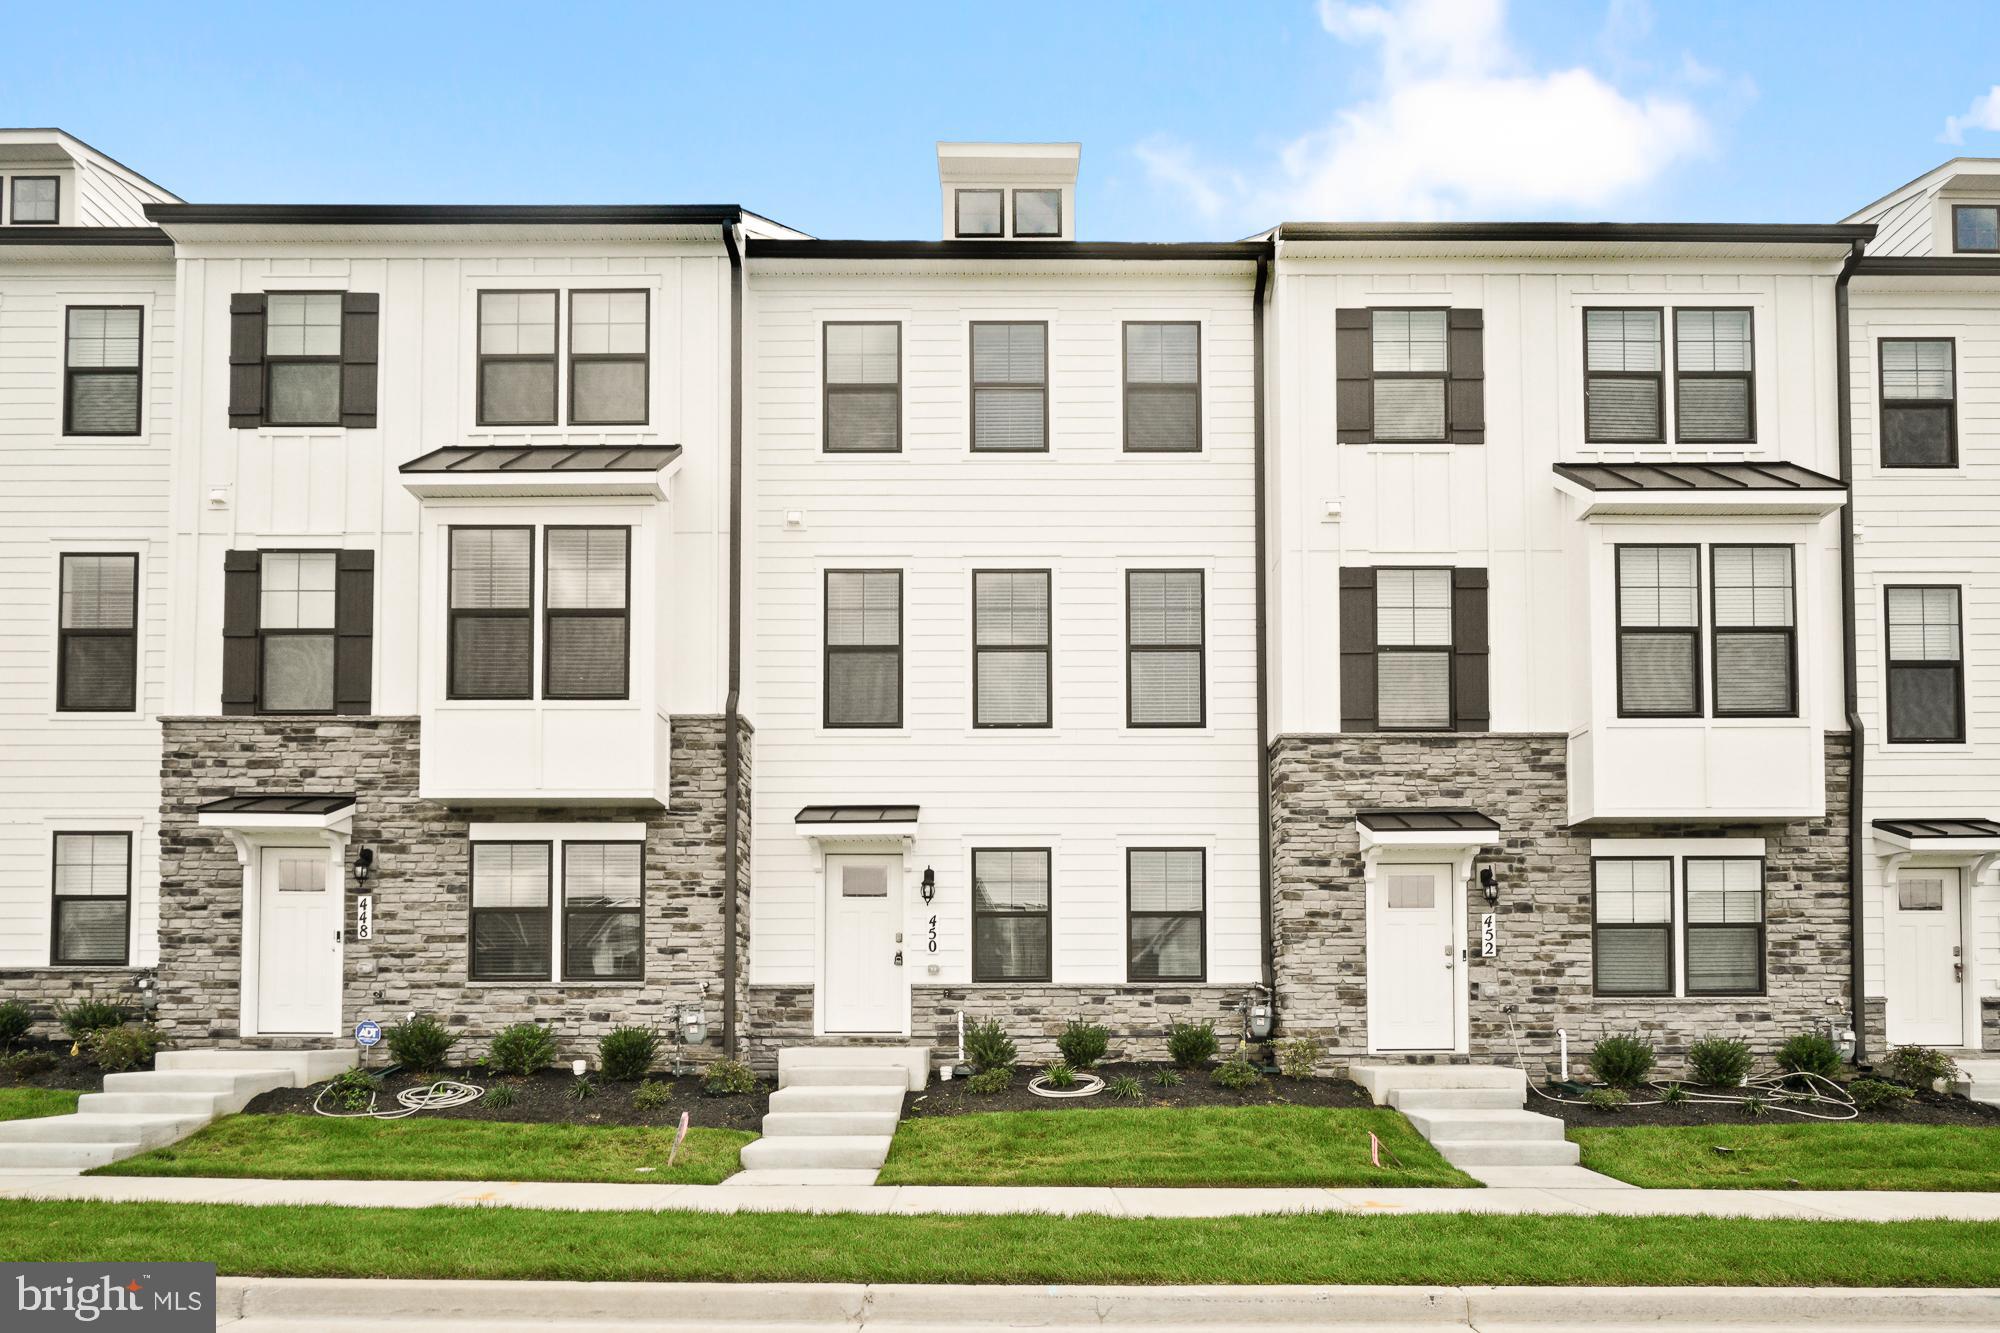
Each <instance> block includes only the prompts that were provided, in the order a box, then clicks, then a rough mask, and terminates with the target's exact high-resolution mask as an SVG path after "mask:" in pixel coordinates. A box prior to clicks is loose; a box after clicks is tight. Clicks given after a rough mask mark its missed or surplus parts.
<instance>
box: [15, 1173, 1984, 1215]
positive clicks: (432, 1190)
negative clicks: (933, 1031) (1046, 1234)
mask: <svg viewBox="0 0 2000 1333" xmlns="http://www.w3.org/2000/svg"><path fill="white" fill-rule="evenodd" d="M0 1198H4V1199H92V1200H101V1201H106V1202H140V1201H145V1202H160V1203H245V1204H326V1205H330V1206H333V1207H339V1208H430V1207H436V1206H452V1207H479V1206H490V1207H500V1208H553V1209H575V1210H579V1211H587V1212H620V1211H625V1212H659V1211H662V1210H671V1209H691V1210H697V1211H701V1212H715V1213H772V1212H815V1213H901V1214H915V1213H961V1214H962V1213H1058V1214H1063V1215H1074V1214H1077V1213H1102V1214H1105V1215H1108V1216H1112V1217H1243V1216H1249V1215H1252V1214H1258V1213H1350V1214H1359V1215H1372V1216H1385V1215H1393V1214H1397V1213H1567V1214H1618V1215H1624V1216H1675V1215H1680V1216H1689V1215H1699V1216H1706V1217H1788V1218H1804V1219H1810V1220H1818V1221H1824V1220H1827V1219H1829V1218H1835V1219H1845V1220H1850V1221H1866V1222H1883V1221H1903V1220H1909V1219H1916V1218H1951V1219H1957V1220H1961V1221H1972V1222H1992V1221H2000V1193H1996V1194H1973V1193H1903V1192H1898V1191H1890V1190H1784V1191H1778V1190H1642V1189H1595V1188H1583V1189H1572V1188H1562V1187H1539V1188H1523V1187H1506V1186H1503V1187H1498V1188H1489V1189H1462V1190H1455V1189H1379V1190H1377V1189H1087V1188H1066V1187H1046V1188H1042V1187H1018V1188H1017V1187H1006V1186H992V1185H982V1186H954V1185H766V1186H762V1187H759V1188H755V1189H744V1188H731V1187H730V1186H728V1185H613V1184H553V1183H549V1184H542V1183H530V1182H498V1181H496V1182H465V1181H455V1182H454V1181H409V1180H217V1179H208V1178H193V1177H170V1176H26V1175H15V1176H5V1177H0Z"/></svg>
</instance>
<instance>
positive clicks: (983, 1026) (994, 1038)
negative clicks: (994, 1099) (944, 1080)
mask: <svg viewBox="0 0 2000 1333" xmlns="http://www.w3.org/2000/svg"><path fill="white" fill-rule="evenodd" d="M1017 1054H1018V1052H1016V1051H1015V1049H1014V1039H1013V1038H1012V1037H1009V1036H1008V1035H1007V1030H1006V1029H1005V1028H1003V1027H1001V1026H1000V1020H999V1019H997V1018H989V1019H987V1020H986V1021H985V1022H984V1023H974V1024H973V1025H972V1026H971V1027H969V1028H967V1029H966V1030H965V1058H966V1059H967V1060H969V1061H971V1062H972V1067H973V1068H974V1069H977V1070H979V1071H980V1072H981V1073H985V1072H986V1071H987V1070H989V1069H1012V1068H1013V1067H1014V1058H1015V1056H1016V1055H1017Z"/></svg>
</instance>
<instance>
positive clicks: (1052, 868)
mask: <svg viewBox="0 0 2000 1333" xmlns="http://www.w3.org/2000/svg"><path fill="white" fill-rule="evenodd" d="M988 852H995V853H998V852H1008V853H1020V852H1040V853H1041V856H1042V860H1043V862H1044V863H1045V864H1046V865H1047V867H1048V877H1047V878H1048V886H1049V895H1048V901H1047V902H1045V903H1044V904H1043V905H1042V910H1041V911H1039V912H996V911H992V910H982V909H981V908H980V906H979V888H978V884H979V858H980V857H981V856H983V855H985V854H986V853H988ZM969 906H970V907H971V908H972V980H973V983H974V984H975V985H985V984H1006V983H1009V982H1014V983H1046V982H1048V981H1050V980H1052V979H1053V978H1054V976H1055V965H1056V963H1055V959H1056V911H1055V909H1056V858H1055V849H1054V848H1053V847H974V848H973V849H972V886H971V901H970V903H969ZM1037 916H1039V917H1041V918H1042V919H1043V920H1044V921H1046V922H1047V923H1048V933H1049V952H1048V964H1049V965H1048V967H1046V968H1045V969H1043V971H1042V973H1041V975H1039V976H1032V977H1030V976H993V975H990V974H987V973H983V972H981V971H980V970H979V934H980V923H981V922H983V921H986V920H989V919H991V918H994V917H1008V918H1011V919H1014V920H1021V919H1023V918H1028V917H1037Z"/></svg>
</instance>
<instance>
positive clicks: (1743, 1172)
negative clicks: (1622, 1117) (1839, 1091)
mask: <svg viewBox="0 0 2000 1333" xmlns="http://www.w3.org/2000/svg"><path fill="white" fill-rule="evenodd" d="M1569 1136H1570V1138H1572V1139H1574V1140H1575V1141H1576V1143H1577V1145H1578V1146H1579V1148H1580V1149H1581V1151H1582V1154H1583V1165H1585V1166H1586V1167H1589V1168H1590V1169H1591V1170H1592V1171H1602V1172H1603V1173H1604V1174H1605V1175H1607V1176H1615V1177H1617V1178H1618V1179H1619V1180H1625V1181H1630V1182H1631V1183H1632V1184H1634V1185H1643V1186H1646V1187H1647V1188H1649V1189H1677V1188H1680V1189H1809V1190H2000V1130H1993V1129H1982V1128H1978V1127H1976V1126H1968V1125H1870V1124H1858V1123H1854V1122H1848V1123H1844V1124H1806V1125H1801V1124H1776V1125H1700V1126H1676V1127H1671V1128H1669V1127H1665V1126H1656V1125H1634V1126H1632V1127H1631V1128H1629V1129H1572V1130H1571V1131H1570V1133H1569ZM1718 1148H1720V1149H1727V1151H1722V1152H1718V1151H1717V1149H1718Z"/></svg>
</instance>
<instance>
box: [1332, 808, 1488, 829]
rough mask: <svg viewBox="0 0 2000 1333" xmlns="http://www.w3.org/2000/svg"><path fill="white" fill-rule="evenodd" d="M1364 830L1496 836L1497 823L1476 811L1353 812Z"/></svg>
mask: <svg viewBox="0 0 2000 1333" xmlns="http://www.w3.org/2000/svg"><path fill="white" fill-rule="evenodd" d="M1354 818H1355V820H1356V822H1358V823H1359V824H1360V825H1361V826H1362V827H1363V828H1367V829H1373V830H1375V831H1376V832H1377V833H1498V832H1499V831H1500V823H1499V821H1498V820H1496V819H1494V818H1493V817H1492V816H1490V815H1483V814H1481V813H1480V812H1479V811H1477V810H1464V809H1459V810H1356V811H1355V812H1354Z"/></svg>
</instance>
